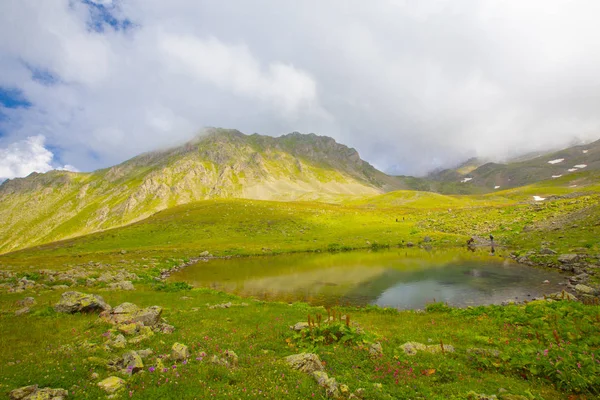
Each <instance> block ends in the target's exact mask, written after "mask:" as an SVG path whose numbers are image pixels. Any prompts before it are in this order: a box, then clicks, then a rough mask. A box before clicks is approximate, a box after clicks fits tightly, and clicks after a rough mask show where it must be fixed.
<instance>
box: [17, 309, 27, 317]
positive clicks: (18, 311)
mask: <svg viewBox="0 0 600 400" xmlns="http://www.w3.org/2000/svg"><path fill="white" fill-rule="evenodd" d="M29 311H30V310H29V307H23V308H19V309H18V310H17V311H15V315H16V316H17V317H18V316H19V315H23V314H27V313H28V312H29Z"/></svg>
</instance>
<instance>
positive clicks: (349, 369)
mask: <svg viewBox="0 0 600 400" xmlns="http://www.w3.org/2000/svg"><path fill="white" fill-rule="evenodd" d="M99 294H101V295H102V296H104V298H105V299H106V300H107V301H108V302H109V303H110V304H112V305H117V304H119V303H121V302H124V301H130V302H135V303H137V304H139V305H140V306H150V305H154V304H158V305H161V306H163V307H164V308H165V312H164V317H165V318H166V319H167V320H168V322H169V323H171V324H173V325H175V326H176V327H177V329H176V331H175V333H173V334H172V335H160V334H156V335H154V336H153V337H151V339H150V340H148V341H147V342H144V343H142V344H140V345H138V346H128V348H126V349H123V350H121V351H117V352H113V353H108V352H106V351H104V350H102V349H101V348H100V349H98V350H82V348H81V343H82V342H83V341H87V342H91V343H97V344H102V343H103V342H104V340H105V338H104V336H103V334H105V333H106V331H107V329H108V328H109V327H108V326H107V325H105V324H98V323H96V320H97V317H96V316H95V315H79V314H76V315H63V314H55V313H54V312H52V311H49V309H48V304H53V303H54V302H56V301H57V300H58V298H59V296H60V293H56V292H45V293H41V294H40V295H39V296H37V302H38V305H37V306H34V307H33V309H32V313H31V314H30V315H26V316H21V317H16V316H14V315H13V314H12V311H13V310H14V309H15V306H14V303H15V301H16V300H18V299H19V298H22V297H23V294H4V295H3V296H2V297H1V299H0V307H1V310H2V311H3V313H2V314H1V315H0V322H1V323H0V338H1V339H0V350H1V352H0V377H1V378H0V391H2V392H7V391H8V390H10V389H12V388H15V387H20V386H25V385H28V384H32V383H37V384H39V385H41V386H42V387H44V386H50V387H62V388H66V389H68V390H70V392H71V396H72V397H73V398H99V397H102V393H101V391H100V390H99V389H98V388H97V387H96V382H97V381H98V380H101V379H103V378H104V377H107V376H109V375H114V374H115V373H114V372H111V371H109V370H107V368H106V367H104V366H102V365H101V362H99V359H108V358H110V357H112V356H115V355H118V354H120V353H122V352H125V351H126V350H129V349H142V348H144V349H145V348H150V349H152V350H153V351H154V354H155V356H152V357H150V358H149V359H147V360H146V361H145V371H144V372H142V373H139V374H136V375H134V376H133V377H131V378H128V379H127V388H126V389H125V390H124V391H123V392H122V393H121V396H120V397H122V398H128V397H132V398H173V399H175V398H204V397H208V396H211V397H215V398H289V399H304V398H325V392H324V390H323V389H321V388H319V387H318V386H317V384H316V383H315V382H314V380H312V378H310V377H309V376H307V375H305V374H302V373H299V372H296V371H293V370H291V369H290V368H289V367H288V366H287V365H285V364H284V363H283V362H282V359H283V357H285V356H287V355H290V354H294V353H297V352H300V351H302V350H305V348H304V347H303V346H302V344H301V343H298V342H297V341H295V340H294V333H293V332H292V331H290V329H289V327H288V326H289V325H293V324H295V323H296V322H298V321H306V320H307V315H308V314H311V315H313V316H316V315H318V314H320V315H324V316H326V315H327V311H326V310H325V309H323V308H320V307H311V306H308V305H306V304H303V303H295V304H293V305H288V304H283V303H265V302H259V301H248V300H244V299H240V298H237V297H235V296H232V295H228V294H224V293H219V292H213V291H210V290H207V289H194V290H188V291H177V292H165V291H155V290H152V289H151V288H150V287H144V286H140V287H139V288H138V290H137V291H135V292H99ZM244 301H246V302H247V304H248V306H246V307H242V306H238V307H236V306H235V305H240V304H241V303H242V302H244ZM223 302H232V303H233V304H234V306H232V307H231V308H228V309H219V308H217V309H209V308H208V307H207V304H219V303H223ZM528 307H529V306H528ZM535 307H538V309H536V311H535V313H542V314H543V315H545V314H550V313H551V312H558V313H560V315H561V316H563V317H564V318H565V319H564V321H562V322H561V323H562V325H561V326H563V327H566V326H568V325H567V324H568V323H569V322H575V323H577V324H578V327H579V329H580V331H581V332H583V333H585V334H586V335H585V337H584V336H583V335H582V334H580V335H579V336H577V337H573V338H572V339H571V342H572V343H574V344H578V345H581V349H588V351H590V352H597V349H598V343H597V339H593V338H597V333H598V331H599V330H600V322H599V321H600V320H599V319H598V318H599V314H600V307H597V306H596V307H592V306H587V307H585V306H583V305H581V304H577V303H567V302H565V303H561V304H551V305H538V306H535ZM336 311H337V313H338V315H341V314H344V315H346V314H347V315H350V316H351V320H352V323H357V324H358V326H360V327H361V329H362V330H363V331H364V332H365V334H364V335H363V336H364V337H365V338H366V339H365V340H366V341H362V337H363V336H359V338H361V340H351V341H348V342H347V343H346V344H343V343H341V341H328V343H327V344H325V342H323V343H320V342H317V343H316V344H315V343H311V350H312V351H315V352H316V353H317V354H318V355H319V356H320V357H321V359H322V360H323V361H324V365H325V370H326V371H327V373H328V374H329V375H330V376H332V377H335V379H336V380H337V381H338V382H340V383H344V384H346V385H348V386H349V388H350V390H352V391H354V390H356V389H358V388H364V389H365V396H364V398H370V399H388V398H407V397H411V398H419V397H420V398H457V399H458V398H466V395H467V393H469V392H470V391H475V392H476V393H487V394H497V393H498V390H499V389H500V388H503V389H507V390H508V393H511V394H519V395H524V396H526V398H538V399H560V398H563V397H564V393H565V392H564V388H562V390H560V389H561V387H560V384H559V382H558V381H557V380H555V379H554V378H551V377H544V376H538V375H539V374H538V375H535V374H532V373H527V372H524V370H523V369H522V368H521V367H520V366H512V365H511V364H510V363H507V362H506V361H504V358H501V359H498V360H496V359H489V358H488V357H485V356H481V357H475V358H474V357H473V356H472V355H469V353H467V349H469V348H473V347H478V348H480V347H485V348H488V349H498V350H501V351H502V353H503V354H510V355H511V359H514V358H516V356H517V355H518V354H520V353H521V352H524V351H525V350H524V349H523V341H524V340H527V341H528V346H530V347H531V349H532V350H531V351H537V352H542V353H543V351H544V349H545V348H547V347H548V346H549V345H550V344H551V343H552V342H553V341H554V337H553V335H552V332H551V330H552V327H553V326H552V323H553V322H552V321H553V320H552V319H551V320H550V325H549V327H547V328H546V327H544V326H542V327H540V326H538V325H536V323H535V321H534V320H528V318H527V315H528V314H530V313H533V312H532V311H531V310H529V309H528V308H527V307H517V306H511V307H506V308H502V307H481V308H475V309H468V310H454V309H448V308H445V307H442V308H439V307H437V308H436V307H431V309H430V311H429V312H426V313H416V312H411V311H406V312H397V311H395V310H386V309H377V308H372V307H369V308H366V309H360V308H338V309H337V310H336ZM23 324H26V325H27V333H28V334H27V335H23V334H22V329H23ZM466 326H468V327H469V329H465V327H466ZM540 329H541V330H542V333H543V337H541V338H540V339H537V338H536V337H535V336H533V339H532V337H531V335H529V333H531V332H533V331H536V330H540ZM560 329H563V328H559V331H560ZM564 329H565V330H566V329H567V328H564ZM560 332H561V335H563V334H564V335H565V337H566V335H567V333H568V332H566V331H565V332H562V331H560ZM374 341H378V342H380V343H381V344H382V347H383V354H382V355H380V356H376V357H372V356H371V355H370V354H369V351H368V350H369V345H370V342H374ZM408 341H417V342H421V343H425V344H427V343H439V342H440V341H443V343H445V344H447V345H452V346H454V347H455V348H456V352H455V353H445V354H441V353H438V354H428V353H418V354H417V355H416V356H407V355H406V354H404V352H403V351H402V350H401V347H400V346H401V345H402V344H403V343H405V342H408ZM175 342H181V343H184V344H186V345H188V346H189V348H190V350H191V351H192V353H193V356H192V358H191V359H190V360H189V361H188V362H187V363H186V364H182V363H172V362H171V363H169V362H167V360H166V359H165V360H164V362H165V367H166V368H168V371H167V372H162V370H161V371H154V372H150V371H149V370H148V368H149V367H151V366H153V365H154V364H155V361H154V358H155V357H156V355H162V354H168V353H169V352H170V348H171V345H172V344H173V343H175ZM555 347H556V346H555ZM228 349H229V350H233V351H235V353H236V354H237V355H238V356H239V366H238V367H236V368H232V369H229V368H226V367H223V366H219V365H215V364H211V363H210V362H209V361H208V360H209V358H210V357H211V356H212V355H221V354H222V353H223V352H224V351H225V350H228ZM527 351H530V350H527ZM202 353H205V354H206V355H204V356H203V355H202ZM532 357H534V356H532ZM93 373H97V374H99V377H98V378H97V379H91V378H90V376H91V374H93ZM542 375H543V374H542ZM590 376H592V375H590ZM378 383H381V388H378V387H377V386H378V385H374V384H378ZM592 383H593V382H592ZM591 390H593V387H592V389H590V387H583V388H580V389H578V390H574V391H573V392H574V393H578V392H579V393H589V392H590V391H591Z"/></svg>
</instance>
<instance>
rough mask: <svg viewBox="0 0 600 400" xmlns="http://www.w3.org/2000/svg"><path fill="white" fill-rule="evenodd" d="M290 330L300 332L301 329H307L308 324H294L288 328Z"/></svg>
mask: <svg viewBox="0 0 600 400" xmlns="http://www.w3.org/2000/svg"><path fill="white" fill-rule="evenodd" d="M290 329H291V330H293V331H296V332H300V331H301V330H303V329H308V322H296V324H295V325H292V326H290Z"/></svg>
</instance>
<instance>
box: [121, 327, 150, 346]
mask: <svg viewBox="0 0 600 400" xmlns="http://www.w3.org/2000/svg"><path fill="white" fill-rule="evenodd" d="M138 333H139V334H138V336H136V337H133V338H131V339H129V340H128V341H127V342H129V343H132V344H138V343H141V342H143V341H144V340H146V339H149V338H150V337H151V336H154V332H153V331H152V329H151V328H150V327H149V326H144V325H142V326H140V327H139V329H138Z"/></svg>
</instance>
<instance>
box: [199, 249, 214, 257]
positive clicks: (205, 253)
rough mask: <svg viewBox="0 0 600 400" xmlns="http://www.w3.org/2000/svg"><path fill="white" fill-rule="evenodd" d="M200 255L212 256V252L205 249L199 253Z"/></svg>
mask: <svg viewBox="0 0 600 400" xmlns="http://www.w3.org/2000/svg"><path fill="white" fill-rule="evenodd" d="M200 257H212V254H210V253H209V252H208V251H206V250H205V251H203V252H202V253H200Z"/></svg>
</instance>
